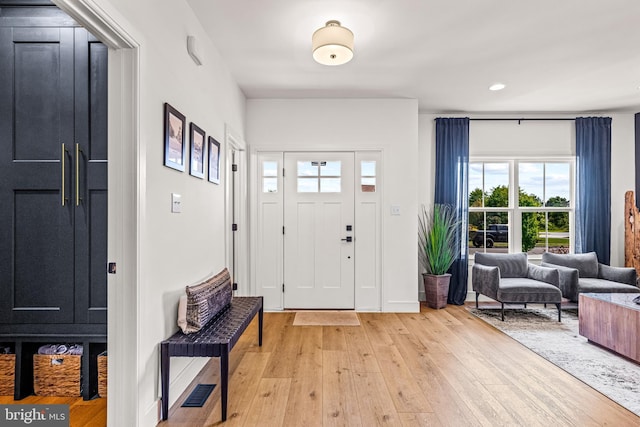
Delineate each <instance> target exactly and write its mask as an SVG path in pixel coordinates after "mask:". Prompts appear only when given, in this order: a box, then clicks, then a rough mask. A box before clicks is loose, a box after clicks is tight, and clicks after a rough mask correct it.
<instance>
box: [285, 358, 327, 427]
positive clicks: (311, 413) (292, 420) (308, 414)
mask: <svg viewBox="0 0 640 427" xmlns="http://www.w3.org/2000/svg"><path fill="white" fill-rule="evenodd" d="M322 383H323V382H322V371H321V370H316V371H315V372H314V373H313V375H307V376H304V377H301V378H293V379H292V380H291V391H290V392H289V400H288V401H287V408H286V413H285V417H284V424H283V425H285V426H295V425H300V426H305V427H311V426H322V419H323V415H322V396H323V389H322Z"/></svg>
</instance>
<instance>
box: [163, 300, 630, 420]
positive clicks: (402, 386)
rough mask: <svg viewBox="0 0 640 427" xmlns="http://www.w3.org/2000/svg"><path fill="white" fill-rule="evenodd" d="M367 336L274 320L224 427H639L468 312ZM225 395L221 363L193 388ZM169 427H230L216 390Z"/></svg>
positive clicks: (244, 368)
mask: <svg viewBox="0 0 640 427" xmlns="http://www.w3.org/2000/svg"><path fill="white" fill-rule="evenodd" d="M358 316H359V317H360V321H361V326H356V327H354V326H345V327H335V326H333V327H328V326H325V327H320V326H293V325H292V323H293V318H294V313H291V312H284V313H265V326H264V341H263V346H262V348H261V347H258V346H257V324H256V323H255V321H254V323H253V324H252V325H251V326H250V327H249V329H248V330H247V331H246V332H245V333H244V335H243V337H242V338H241V340H240V342H238V344H236V347H235V348H234V350H233V352H232V354H231V361H230V369H231V372H232V373H231V379H230V388H229V407H228V419H227V422H226V423H224V425H225V426H227V425H228V426H336V425H343V426H344V425H348V426H365V427H367V426H375V425H397V426H440V425H448V426H503V425H509V426H546V427H548V426H563V425H567V426H596V425H602V426H604V425H608V426H636V425H640V417H637V416H636V415H635V414H633V413H631V412H629V411H627V410H626V409H624V408H622V407H621V406H619V405H618V404H616V403H615V402H613V401H611V400H609V399H608V398H606V397H604V396H603V395H601V394H600V393H598V392H597V391H595V390H593V389H592V388H590V387H588V386H587V385H585V384H584V383H582V382H581V381H579V380H577V379H575V378H574V377H572V376H571V375H569V374H567V373H566V372H564V371H563V370H562V369H560V368H558V367H556V366H555V365H553V364H551V363H549V362H547V361H546V360H544V359H543V358H541V357H539V356H537V355H536V354H535V353H533V352H531V351H530V350H528V349H527V348H525V347H523V346H522V345H520V344H519V343H518V342H516V341H514V340H513V339H511V338H510V337H508V336H506V335H504V334H502V333H501V332H499V331H497V330H496V329H494V328H493V327H491V326H489V325H487V324H486V323H484V322H483V321H481V320H478V319H477V318H475V317H474V316H472V315H471V314H469V313H468V312H467V310H466V309H465V308H464V307H457V306H451V305H450V306H447V308H446V309H443V310H431V309H428V308H426V307H423V308H422V310H421V313H415V314H400V313H397V314H394V313H358ZM198 382H199V383H218V361H217V359H212V361H211V362H209V364H208V365H207V368H205V369H204V370H203V371H202V372H201V374H200V375H199V377H198V378H196V380H195V381H194V385H195V383H198ZM190 391H191V388H189V389H188V390H187V391H186V392H185V394H184V395H183V396H181V397H180V399H178V402H177V404H176V405H174V407H173V408H172V409H171V411H170V414H169V420H168V421H166V422H163V423H160V424H159V425H160V426H161V427H170V426H180V427H187V426H189V427H192V426H214V425H220V424H221V422H220V394H219V391H218V390H217V388H216V390H215V391H214V393H213V394H212V396H211V397H209V400H208V401H207V403H206V404H205V406H204V407H203V408H197V409H194V408H182V407H180V406H179V405H180V404H181V402H182V401H183V399H184V398H185V397H186V395H188V393H190Z"/></svg>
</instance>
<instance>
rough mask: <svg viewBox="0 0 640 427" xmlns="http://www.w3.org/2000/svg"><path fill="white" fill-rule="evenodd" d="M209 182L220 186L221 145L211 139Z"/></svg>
mask: <svg viewBox="0 0 640 427" xmlns="http://www.w3.org/2000/svg"><path fill="white" fill-rule="evenodd" d="M209 181H210V182H213V183H214V184H220V143H219V142H218V141H216V140H215V139H213V138H212V137H209Z"/></svg>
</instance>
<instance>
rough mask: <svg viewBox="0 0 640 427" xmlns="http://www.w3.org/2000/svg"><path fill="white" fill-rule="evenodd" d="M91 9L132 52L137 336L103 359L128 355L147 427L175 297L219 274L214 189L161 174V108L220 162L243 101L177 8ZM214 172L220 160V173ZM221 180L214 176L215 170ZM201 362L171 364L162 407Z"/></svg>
mask: <svg viewBox="0 0 640 427" xmlns="http://www.w3.org/2000/svg"><path fill="white" fill-rule="evenodd" d="M95 3H96V4H97V5H98V6H99V7H100V8H102V9H103V10H105V11H107V12H106V13H107V14H109V15H110V16H111V17H113V18H114V19H115V20H116V21H117V22H118V24H119V25H120V26H122V27H123V29H124V30H125V31H127V32H128V33H129V34H130V35H131V36H132V38H134V39H135V41H136V42H137V43H138V44H139V46H140V48H139V52H140V59H139V64H138V65H139V70H140V87H139V102H140V105H139V112H140V117H139V123H140V136H139V137H140V140H139V153H140V162H139V164H138V193H139V194H140V199H139V200H137V201H135V200H132V201H131V203H133V204H137V209H138V215H139V217H138V242H139V247H138V251H139V252H138V254H139V256H138V264H139V265H138V266H137V268H138V272H139V274H138V277H139V282H138V283H130V284H127V285H128V286H137V296H138V303H137V324H134V325H131V326H130V327H131V333H134V334H137V339H136V342H137V348H133V349H128V348H122V349H115V348H110V349H109V351H110V353H112V354H113V353H115V352H131V354H130V360H131V363H135V364H136V368H137V369H136V370H137V384H138V390H137V404H136V407H137V411H138V414H137V420H136V421H134V420H133V419H131V420H130V421H131V424H130V425H140V426H155V425H156V424H157V421H158V398H159V352H158V348H159V346H158V344H159V343H160V342H161V341H162V340H163V339H165V338H167V337H169V336H170V335H171V334H173V333H174V332H175V331H176V330H177V327H176V323H175V322H176V312H177V302H178V298H179V296H180V295H181V294H183V293H184V287H185V286H186V285H190V284H193V283H195V282H197V281H198V280H200V279H202V278H204V277H205V276H208V275H211V274H212V273H215V272H217V271H218V270H220V269H222V268H223V267H225V253H224V252H225V250H224V248H225V245H224V238H225V233H224V203H225V197H224V183H222V184H221V185H214V184H212V183H210V182H208V181H207V180H206V179H204V180H202V179H197V178H194V177H192V176H190V175H189V173H188V161H187V171H186V172H178V171H176V170H173V169H169V168H167V167H165V166H163V103H164V102H169V103H170V104H171V105H172V106H173V107H175V108H176V109H178V110H179V111H180V112H181V113H183V114H184V115H185V116H186V118H187V126H186V129H185V131H186V132H187V135H188V127H189V123H190V122H191V121H193V122H195V123H196V124H197V125H198V126H199V127H201V128H202V129H204V130H205V131H206V133H207V136H209V135H211V136H213V137H214V138H215V139H216V140H218V141H219V142H220V143H221V144H223V147H222V150H221V152H222V153H224V152H225V150H224V136H225V135H224V131H225V123H226V124H229V125H230V126H231V127H232V128H233V129H236V130H238V131H242V130H243V129H244V121H245V117H244V112H245V98H244V95H243V94H242V92H241V91H240V90H239V88H238V86H237V84H236V83H235V81H234V80H233V79H232V77H231V75H230V73H229V71H228V70H227V69H226V67H225V66H224V63H223V61H222V60H221V57H220V55H219V54H218V52H217V50H216V48H215V46H214V45H213V44H212V42H211V41H210V40H208V39H207V36H206V35H205V32H204V29H203V28H202V27H201V26H200V24H199V22H198V20H197V19H196V17H195V15H194V14H193V13H192V11H191V9H190V8H189V6H188V4H187V3H186V2H185V1H182V0H175V1H164V2H158V1H153V0H136V1H135V2H133V1H130V0H95ZM123 17H125V18H123ZM187 35H195V36H196V37H197V39H198V42H199V50H200V51H201V52H202V53H203V55H204V65H203V66H200V67H198V66H196V65H195V64H194V62H193V61H192V60H191V58H190V57H189V56H188V54H187V50H186V39H187ZM240 136H242V135H240ZM187 141H188V139H187ZM187 158H188V154H187ZM110 161H111V164H110V171H115V172H118V164H117V161H116V160H114V159H110ZM224 164H225V162H224V159H221V167H223V165H224ZM110 173H111V172H110ZM221 176H222V177H224V170H222V171H221ZM110 191H111V189H110ZM171 193H178V194H180V195H181V196H182V213H179V214H174V213H171V212H170V205H171V203H170V200H171ZM110 209H118V207H115V206H111V207H110ZM111 232H113V231H110V233H111ZM127 262H135V260H119V264H122V265H124V266H125V267H126V265H127ZM119 267H120V266H119ZM119 270H120V268H119ZM205 362H206V360H202V359H186V360H185V359H174V361H173V362H172V364H171V369H172V375H171V381H172V385H171V390H170V395H171V398H172V400H171V402H170V403H173V402H174V401H175V400H176V399H177V398H178V397H179V395H180V393H181V392H182V391H183V390H184V389H185V388H186V386H187V385H188V384H189V382H190V381H191V380H192V379H193V378H194V377H195V375H196V374H197V372H198V371H199V370H200V369H201V367H202V366H203V365H204V363H205ZM116 375H117V374H116ZM112 392H114V393H127V392H129V390H117V389H115V390H113V391H112Z"/></svg>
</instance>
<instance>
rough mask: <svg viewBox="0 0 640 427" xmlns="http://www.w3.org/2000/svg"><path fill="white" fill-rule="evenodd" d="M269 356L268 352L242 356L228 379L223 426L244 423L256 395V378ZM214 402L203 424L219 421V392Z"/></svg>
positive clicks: (257, 383) (264, 366)
mask: <svg viewBox="0 0 640 427" xmlns="http://www.w3.org/2000/svg"><path fill="white" fill-rule="evenodd" d="M270 356H271V354H270V353H255V352H247V353H245V354H244V356H243V357H242V360H241V362H240V364H239V365H238V368H237V369H236V371H235V372H234V373H233V375H231V378H230V379H229V394H228V403H227V421H226V423H225V426H242V425H244V423H245V421H246V420H247V417H248V413H247V412H248V409H249V407H250V406H251V403H252V402H253V400H254V399H255V397H256V396H257V395H258V385H259V382H258V381H256V379H257V378H262V375H263V373H264V371H265V369H266V366H267V363H268V362H269V357H270ZM210 399H211V397H210ZM215 403H216V404H215V405H214V407H213V409H212V410H211V411H210V413H209V416H208V417H207V418H206V420H205V425H209V424H213V423H215V422H217V421H220V416H221V413H222V410H221V406H220V397H219V394H218V395H217V399H216V402H215Z"/></svg>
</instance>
